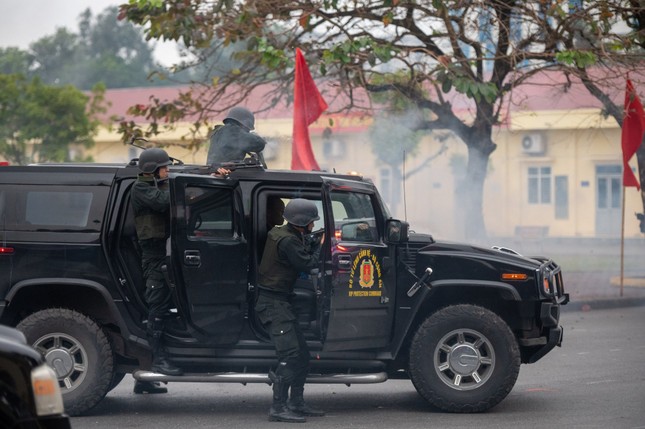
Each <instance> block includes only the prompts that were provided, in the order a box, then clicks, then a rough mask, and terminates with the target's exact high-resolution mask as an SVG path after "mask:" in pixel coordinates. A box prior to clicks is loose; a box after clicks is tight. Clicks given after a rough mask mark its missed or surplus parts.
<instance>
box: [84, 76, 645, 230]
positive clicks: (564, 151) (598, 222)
mask: <svg viewBox="0 0 645 429" xmlns="http://www.w3.org/2000/svg"><path fill="white" fill-rule="evenodd" d="M177 91H178V89H176V88H175V89H173V88H140V89H128V90H110V91H108V93H107V97H106V98H107V99H108V100H109V101H110V102H111V103H112V108H111V112H110V114H111V115H119V116H127V115H126V114H125V111H126V110H127V107H128V106H130V105H133V104H135V103H139V102H143V103H145V102H146V100H148V97H149V95H150V94H152V93H154V94H155V96H156V97H158V98H160V99H163V98H164V97H166V98H168V99H172V97H173V95H174V94H176V93H177ZM527 91H528V92H524V93H521V94H514V96H516V98H517V97H519V99H521V100H524V102H521V103H517V105H515V106H513V107H511V108H509V113H508V114H507V115H506V117H505V118H504V125H503V126H500V127H497V128H496V129H495V131H494V136H493V140H494V142H495V143H496V144H497V146H498V147H497V150H495V151H494V152H493V153H492V155H491V158H490V165H489V170H488V176H487V179H486V183H485V188H484V221H485V225H486V228H487V234H488V235H489V236H491V237H506V238H508V239H514V240H518V239H522V238H523V236H524V234H529V235H530V234H538V235H540V236H542V235H546V236H549V237H571V238H590V237H602V238H619V237H620V228H621V204H622V191H623V187H622V161H621V159H622V158H621V156H622V155H621V146H620V134H621V132H620V128H619V127H618V125H617V124H616V122H615V121H614V120H613V119H611V118H610V119H604V118H603V117H602V115H601V111H600V109H599V108H598V107H597V103H595V105H596V107H594V102H593V100H591V99H590V96H589V95H588V94H587V95H584V93H581V92H578V93H575V92H574V91H570V92H569V97H564V96H560V97H559V98H557V99H554V96H553V95H552V94H551V93H549V92H548V91H544V89H536V90H534V91H533V92H531V91H532V90H531V89H528V90H527ZM527 100H528V101H527ZM247 107H249V108H250V109H251V110H254V109H253V106H252V105H247ZM291 114H292V113H291V111H290V108H289V107H287V106H283V107H281V108H277V109H275V110H273V111H271V112H268V113H263V114H259V115H258V117H257V122H256V132H257V133H258V134H260V135H262V136H264V137H265V138H266V139H267V140H268V141H269V145H268V146H267V148H266V150H265V158H266V160H267V164H268V166H269V168H274V169H289V167H290V162H291V132H292V121H291ZM330 119H332V121H330ZM220 120H221V118H219V120H217V121H215V123H219V122H220ZM370 122H371V119H370V118H366V117H363V116H358V115H355V116H349V115H341V114H333V115H327V116H323V117H321V119H319V121H318V122H317V123H315V124H313V125H312V126H311V127H310V135H311V140H312V146H313V150H314V153H315V155H316V159H317V160H318V163H319V165H320V167H321V169H323V170H327V171H336V172H341V173H347V172H357V173H359V174H362V175H364V176H366V177H368V178H370V179H372V180H373V181H374V183H375V184H376V185H377V186H378V188H379V190H380V192H381V194H382V196H383V197H384V199H385V200H386V201H387V202H388V204H389V206H390V208H391V210H392V215H393V216H395V217H397V218H407V220H408V221H409V222H410V223H411V225H412V229H413V230H417V231H423V232H430V233H432V234H433V235H435V236H436V237H438V238H442V239H456V240H458V239H463V238H464V237H463V234H462V231H461V227H460V225H462V224H463V223H462V220H464V219H465V218H467V216H468V213H464V210H463V209H462V207H463V204H462V203H461V197H460V195H462V194H463V192H467V186H463V185H461V180H462V178H463V175H464V173H465V165H466V161H467V151H466V146H465V144H463V143H462V142H461V141H460V140H459V139H457V138H456V137H455V136H454V135H453V134H452V133H451V132H449V131H441V132H434V133H432V134H430V135H428V136H427V137H425V138H424V139H423V141H422V142H421V144H420V145H419V148H418V150H417V151H416V153H415V154H414V155H413V156H408V157H407V160H406V162H405V165H401V166H399V168H392V167H390V166H388V165H386V164H384V163H382V162H380V161H379V160H378V159H377V158H376V156H375V155H374V154H373V152H372V145H371V142H370V136H369V133H368V126H369V124H370ZM326 128H329V130H327V131H325V129H326ZM329 131H331V134H330V133H329ZM182 134H185V128H184V129H183V130H182V128H181V127H180V128H179V130H178V131H173V132H168V133H164V134H163V135H161V136H159V138H158V139H157V141H158V142H161V143H172V142H179V140H180V137H181V135H182ZM95 140H96V145H95V146H94V147H93V148H91V149H89V153H88V154H89V155H91V156H92V157H93V159H94V160H95V161H96V162H108V163H126V162H128V161H129V160H130V159H131V158H134V157H136V156H138V153H139V150H138V149H136V148H133V147H130V146H126V145H124V144H123V143H122V142H121V136H120V135H118V134H117V133H116V132H115V131H113V130H112V131H109V130H107V129H103V130H101V132H100V133H99V134H98V135H97V137H96V138H95ZM204 140H205V141H206V138H205V136H204ZM392 144H396V142H392ZM207 146H208V144H205V145H203V147H201V148H200V149H199V150H197V151H191V150H188V149H187V148H186V147H185V146H182V145H181V144H178V145H171V146H167V147H166V149H167V150H168V152H169V153H170V154H171V156H173V157H175V158H179V159H182V160H183V161H184V162H186V163H196V164H203V163H205V160H206V153H207ZM631 165H632V168H633V169H636V157H634V158H633V159H632V161H631ZM404 171H405V173H407V174H409V177H408V178H407V179H406V180H405V185H404V184H403V181H401V180H400V175H401V174H402V173H403V172H404ZM642 211H643V208H642V203H641V197H640V193H639V192H638V191H637V190H636V189H635V188H626V221H625V237H627V238H642V233H641V232H640V230H639V227H638V222H637V221H636V218H635V216H634V213H635V212H639V213H640V212H642Z"/></svg>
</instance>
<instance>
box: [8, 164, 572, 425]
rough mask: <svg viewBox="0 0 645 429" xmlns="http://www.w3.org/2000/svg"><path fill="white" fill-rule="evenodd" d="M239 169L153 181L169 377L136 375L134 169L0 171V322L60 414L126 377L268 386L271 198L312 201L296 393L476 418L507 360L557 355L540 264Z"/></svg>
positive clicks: (555, 280) (145, 364) (550, 298)
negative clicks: (383, 395)
mask: <svg viewBox="0 0 645 429" xmlns="http://www.w3.org/2000/svg"><path fill="white" fill-rule="evenodd" d="M241 167H242V166H241ZM241 167H240V168H238V169H236V170H235V171H234V172H233V173H232V174H231V175H230V176H229V177H227V178H218V177H212V176H210V175H209V174H208V173H209V171H208V168H207V167H201V166H189V165H183V164H180V165H173V166H171V169H170V178H169V185H170V192H171V199H172V202H171V205H172V207H171V213H172V220H171V235H170V238H169V239H168V246H167V249H168V252H167V265H166V267H165V268H166V269H165V273H166V275H167V280H168V282H169V284H170V285H171V288H172V290H173V293H174V298H175V304H176V312H175V313H174V314H175V316H176V317H175V318H174V320H171V322H172V323H171V325H172V326H169V327H168V329H167V332H166V338H165V344H166V345H167V349H168V352H169V355H170V359H171V360H172V362H173V363H174V364H176V365H178V366H180V367H181V368H183V370H184V372H185V375H183V376H179V377H171V376H165V375H161V374H155V373H152V372H149V371H146V370H145V368H149V367H150V363H151V362H150V360H151V354H150V350H149V347H148V344H147V341H146V339H145V338H146V335H145V324H144V320H145V318H146V309H145V303H144V301H143V296H142V295H143V287H144V284H143V281H142V274H141V267H140V253H139V249H138V244H137V240H136V234H135V228H134V219H133V214H132V208H131V205H130V201H129V196H130V188H131V187H132V184H133V183H134V181H135V179H136V176H137V166H136V160H133V162H131V163H130V164H129V165H121V166H117V165H98V164H95V165H35V166H27V167H19V166H10V167H0V322H2V323H5V324H10V325H14V326H18V328H19V329H20V330H22V331H23V332H24V333H25V335H26V336H27V338H28V340H29V341H30V342H31V344H33V345H34V347H35V348H37V349H38V350H40V351H42V352H43V353H44V354H45V355H46V356H47V359H48V361H49V363H50V364H51V366H52V367H53V368H54V369H55V370H56V372H57V374H58V377H59V380H60V386H61V388H62V390H63V397H64V400H65V404H66V409H67V411H68V412H69V413H70V414H79V413H84V412H86V411H88V410H89V409H91V408H92V407H93V406H95V405H96V404H97V403H98V402H99V401H100V400H101V399H102V398H103V397H104V396H105V394H106V393H107V392H109V391H110V389H112V388H114V387H115V386H116V385H117V384H118V383H119V381H120V380H121V379H122V378H123V377H124V375H125V374H127V373H133V375H134V377H135V378H137V379H140V380H149V381H154V380H160V381H171V382H181V381H191V382H194V381H211V382H236V383H254V382H256V383H268V382H269V379H268V377H267V373H268V371H269V369H270V368H271V367H272V366H273V365H275V363H276V358H275V352H274V349H273V347H272V346H271V344H270V342H269V336H268V335H267V332H265V331H264V330H263V329H262V326H261V324H260V323H259V322H258V320H257V319H256V315H255V314H254V311H253V303H254V300H255V299H256V294H257V288H256V278H257V268H258V266H259V263H260V259H261V257H262V250H263V246H264V242H265V240H266V235H267V230H268V228H269V227H268V226H267V221H266V219H267V210H266V207H267V201H268V200H269V199H270V198H274V197H279V198H282V199H283V200H284V201H285V202H288V200H290V199H293V198H307V199H310V200H312V201H314V202H315V203H316V204H317V206H318V208H319V212H320V214H321V219H320V220H319V221H317V223H316V227H315V229H317V230H321V231H324V232H325V233H326V236H327V237H328V239H326V240H325V245H324V249H323V254H322V255H323V257H322V258H321V265H320V267H319V269H318V270H315V271H314V272H313V273H307V274H304V273H303V275H302V276H301V278H300V279H299V280H298V282H297V285H296V291H295V296H294V297H293V303H294V306H295V307H296V308H297V309H298V318H299V319H298V320H299V323H300V325H301V327H302V329H303V331H304V332H305V335H306V338H307V341H308V344H309V348H310V349H311V351H312V355H313V357H314V359H312V371H311V374H310V376H309V379H308V382H309V383H342V384H358V383H378V382H383V381H386V380H387V379H390V378H398V379H401V378H406V379H411V380H412V383H413V384H414V386H415V387H416V389H417V390H418V392H419V393H420V394H421V395H422V396H423V397H424V398H425V399H427V400H428V401H429V402H430V403H431V404H433V405H435V406H437V407H439V408H440V409H443V410H446V411H451V412H476V411H484V410H487V409H489V408H491V407H493V406H494V405H496V404H497V403H499V402H500V401H501V400H502V399H503V398H504V397H506V395H507V394H508V393H509V391H510V390H511V389H512V387H513V385H514V383H515V381H516V379H517V375H518V372H519V368H520V364H521V363H532V362H535V361H537V360H538V359H540V358H542V357H543V356H544V355H545V354H546V353H548V352H549V351H550V350H551V349H553V348H554V347H555V346H557V345H560V343H561V341H562V328H561V327H560V326H559V315H560V306H561V305H563V304H566V303H567V302H568V295H567V294H565V293H564V284H563V280H562V274H561V272H560V268H559V266H558V265H557V264H556V263H554V262H553V261H551V260H549V259H548V258H542V257H531V258H529V257H524V256H521V255H519V254H517V253H515V252H513V251H512V250H510V249H505V248H491V249H484V248H479V247H474V246H470V245H464V244H457V243H445V242H437V241H435V240H434V239H433V238H432V236H430V235H428V234H420V233H414V232H411V231H410V230H409V228H408V225H407V223H406V222H403V221H400V220H396V219H392V218H391V216H390V214H389V212H388V209H387V207H386V206H385V205H384V203H383V201H382V200H381V198H380V197H379V194H378V191H377V190H376V188H375V187H374V185H373V184H372V183H371V182H370V181H368V180H365V179H363V178H361V177H357V176H349V175H337V174H331V173H326V172H292V171H269V170H264V169H263V168H261V167H260V166H254V165H244V166H243V167H246V168H241ZM428 215H429V216H431V213H428ZM142 369H143V370H142Z"/></svg>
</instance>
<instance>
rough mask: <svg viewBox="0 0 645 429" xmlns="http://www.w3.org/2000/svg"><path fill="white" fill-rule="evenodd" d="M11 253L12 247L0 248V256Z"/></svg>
mask: <svg viewBox="0 0 645 429" xmlns="http://www.w3.org/2000/svg"><path fill="white" fill-rule="evenodd" d="M12 253H13V247H1V246H0V255H11V254H12Z"/></svg>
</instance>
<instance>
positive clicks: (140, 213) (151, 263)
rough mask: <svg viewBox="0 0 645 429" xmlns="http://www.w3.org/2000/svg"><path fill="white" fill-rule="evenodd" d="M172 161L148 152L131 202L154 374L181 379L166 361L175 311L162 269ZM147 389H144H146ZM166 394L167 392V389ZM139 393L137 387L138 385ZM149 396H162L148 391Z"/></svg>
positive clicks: (157, 152) (142, 159) (142, 158)
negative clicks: (168, 324)
mask: <svg viewBox="0 0 645 429" xmlns="http://www.w3.org/2000/svg"><path fill="white" fill-rule="evenodd" d="M170 164H171V161H170V157H169V156H168V154H167V153H166V151H165V150H163V149H158V148H151V149H146V150H144V151H143V152H142V153H141V155H140V156H139V171H140V172H141V173H140V174H139V176H138V178H137V181H136V182H135V184H134V186H133V187H132V191H131V202H132V208H133V210H134V220H135V224H136V229H137V238H138V240H139V245H140V247H141V251H142V257H141V259H142V261H141V265H142V268H143V277H144V279H145V282H146V291H145V295H144V297H145V300H146V303H147V304H148V324H147V332H146V333H147V336H148V342H149V344H150V347H151V349H152V355H153V361H152V368H151V369H152V371H154V372H158V373H161V374H166V375H181V374H182V373H183V371H182V370H181V369H180V368H178V367H176V366H174V365H173V364H172V363H170V361H168V359H167V357H166V353H165V351H164V348H163V331H164V319H165V318H166V317H167V315H168V311H169V310H170V308H171V301H172V296H171V293H170V288H169V287H168V285H167V284H166V281H165V279H164V277H163V273H162V271H161V267H162V266H163V264H164V260H165V257H166V239H167V237H168V232H169V228H168V226H169V222H170V193H169V192H168V184H167V183H166V181H167V178H168V165H170ZM142 386H143V385H142ZM163 390H165V389H163ZM135 393H141V392H137V385H135ZM148 393H161V392H159V391H157V392H155V391H148Z"/></svg>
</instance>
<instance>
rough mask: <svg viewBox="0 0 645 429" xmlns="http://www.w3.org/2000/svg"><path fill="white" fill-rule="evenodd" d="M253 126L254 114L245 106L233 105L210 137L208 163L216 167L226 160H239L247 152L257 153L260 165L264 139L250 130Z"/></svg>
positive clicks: (262, 160)
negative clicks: (222, 123)
mask: <svg viewBox="0 0 645 429" xmlns="http://www.w3.org/2000/svg"><path fill="white" fill-rule="evenodd" d="M254 128H255V116H253V113H252V112H251V111H250V110H249V109H247V108H245V107H233V108H232V109H231V110H230V111H229V112H228V115H226V118H224V125H223V126H222V125H220V126H218V127H217V128H216V129H215V130H214V131H213V133H212V134H211V137H210V142H211V145H210V147H209V148H208V158H207V163H208V165H211V166H214V167H218V166H222V165H223V164H224V166H226V165H225V163H227V162H232V161H241V160H243V159H244V157H245V156H246V154H247V153H251V154H253V153H255V154H257V156H258V158H259V160H260V162H261V163H262V165H264V166H265V167H266V164H265V162H264V159H263V158H262V150H263V149H264V146H266V140H264V139H263V138H262V137H260V136H258V135H257V134H253V133H252V132H251V131H253V129H254Z"/></svg>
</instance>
